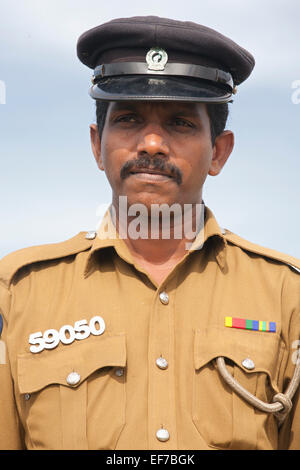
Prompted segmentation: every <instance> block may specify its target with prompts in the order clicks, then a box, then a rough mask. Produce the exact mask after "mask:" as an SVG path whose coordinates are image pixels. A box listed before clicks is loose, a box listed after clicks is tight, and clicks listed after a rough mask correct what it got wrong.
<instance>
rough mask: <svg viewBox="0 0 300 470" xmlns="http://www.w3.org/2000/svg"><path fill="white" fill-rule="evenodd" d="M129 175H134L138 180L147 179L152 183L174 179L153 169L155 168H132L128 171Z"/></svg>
mask: <svg viewBox="0 0 300 470" xmlns="http://www.w3.org/2000/svg"><path fill="white" fill-rule="evenodd" d="M129 176H131V177H134V178H136V179H138V180H143V181H148V182H152V183H155V182H157V183H163V182H169V181H174V179H173V178H172V176H170V175H168V174H166V173H162V172H160V171H155V170H146V169H144V170H142V169H141V170H140V169H138V170H134V171H131V172H130V173H129Z"/></svg>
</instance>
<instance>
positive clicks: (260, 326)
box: [225, 317, 276, 333]
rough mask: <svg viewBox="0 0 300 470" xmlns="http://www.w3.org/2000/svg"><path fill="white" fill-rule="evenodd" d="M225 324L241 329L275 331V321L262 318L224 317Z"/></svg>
mask: <svg viewBox="0 0 300 470" xmlns="http://www.w3.org/2000/svg"><path fill="white" fill-rule="evenodd" d="M225 326H227V327H229V328H239V329H242V330H253V331H265V332H267V333H276V322H274V321H262V320H247V319H245V318H236V317H225Z"/></svg>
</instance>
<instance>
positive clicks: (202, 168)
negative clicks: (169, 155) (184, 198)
mask: <svg viewBox="0 0 300 470" xmlns="http://www.w3.org/2000/svg"><path fill="white" fill-rule="evenodd" d="M212 156H213V149H212V146H211V144H210V143H209V142H208V143H207V144H205V145H201V146H200V145H199V144H198V145H194V146H192V147H190V153H189V155H188V158H186V159H185V160H184V162H183V164H182V172H183V178H184V177H185V178H184V179H185V180H186V183H187V184H190V183H191V182H193V183H194V184H198V185H199V184H203V183H204V181H205V179H206V177H207V174H208V171H209V169H210V165H211V161H212Z"/></svg>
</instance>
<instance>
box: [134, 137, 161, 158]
mask: <svg viewBox="0 0 300 470" xmlns="http://www.w3.org/2000/svg"><path fill="white" fill-rule="evenodd" d="M137 153H138V155H139V156H145V155H149V156H150V157H154V156H157V155H160V156H165V157H167V156H168V155H169V147H168V145H167V144H166V142H165V141H164V139H163V136H162V135H160V133H159V132H151V133H150V132H146V133H145V134H144V135H143V136H142V137H141V140H140V142H139V143H138V146H137Z"/></svg>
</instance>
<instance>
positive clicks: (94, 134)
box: [90, 124, 104, 171]
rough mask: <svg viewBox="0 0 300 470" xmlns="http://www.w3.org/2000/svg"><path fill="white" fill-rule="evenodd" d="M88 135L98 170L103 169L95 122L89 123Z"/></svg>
mask: <svg viewBox="0 0 300 470" xmlns="http://www.w3.org/2000/svg"><path fill="white" fill-rule="evenodd" d="M90 136H91V146H92V150H93V154H94V157H95V160H96V162H97V165H98V167H99V169H100V170H102V171H103V170H104V167H103V163H102V158H101V140H100V136H99V132H98V126H97V125H96V124H91V125H90Z"/></svg>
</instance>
